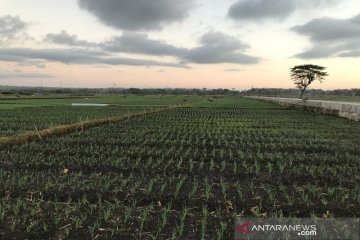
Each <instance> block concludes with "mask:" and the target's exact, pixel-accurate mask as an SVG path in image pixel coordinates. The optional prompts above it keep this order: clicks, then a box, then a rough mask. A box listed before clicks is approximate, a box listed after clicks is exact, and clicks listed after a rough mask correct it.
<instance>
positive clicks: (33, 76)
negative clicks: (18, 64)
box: [0, 71, 53, 79]
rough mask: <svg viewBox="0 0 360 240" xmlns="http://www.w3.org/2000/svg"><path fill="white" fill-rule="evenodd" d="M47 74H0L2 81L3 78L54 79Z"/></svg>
mask: <svg viewBox="0 0 360 240" xmlns="http://www.w3.org/2000/svg"><path fill="white" fill-rule="evenodd" d="M52 77H53V76H52V75H50V74H47V73H22V72H18V71H17V72H0V79H3V78H52Z"/></svg>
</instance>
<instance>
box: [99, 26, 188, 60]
mask: <svg viewBox="0 0 360 240" xmlns="http://www.w3.org/2000/svg"><path fill="white" fill-rule="evenodd" d="M100 45H101V46H102V48H103V49H104V50H106V51H111V52H128V53H139V54H147V55H156V56H164V55H168V56H179V55H182V54H183V53H184V52H185V51H186V49H184V48H178V47H175V46H173V45H171V44H167V43H166V42H164V41H158V40H153V39H149V37H148V36H147V35H146V34H141V33H132V32H124V33H123V35H122V36H119V37H113V38H111V39H110V40H109V41H106V42H104V43H102V44H100Z"/></svg>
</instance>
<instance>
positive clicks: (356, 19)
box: [0, 0, 360, 90]
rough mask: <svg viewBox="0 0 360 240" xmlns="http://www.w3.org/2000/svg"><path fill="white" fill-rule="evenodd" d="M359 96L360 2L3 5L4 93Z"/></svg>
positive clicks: (35, 0) (0, 64)
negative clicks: (304, 75) (302, 70)
mask: <svg viewBox="0 0 360 240" xmlns="http://www.w3.org/2000/svg"><path fill="white" fill-rule="evenodd" d="M302 64H317V65H321V66H324V67H327V72H328V73H329V76H328V77H327V78H326V79H325V81H324V82H323V83H320V82H314V83H313V84H312V85H311V88H316V89H319V88H320V89H326V90H328V89H339V88H360V73H359V66H360V1H359V0H342V1H339V0H211V1H209V0H182V1H174V0H151V1H149V0H102V1H99V0H61V1H55V0H47V1H44V0H25V1H24V0H0V85H11V86H47V87H90V88H98V87H99V88H108V87H119V88H120V87H121V88H129V87H137V88H209V89H211V88H229V89H238V90H244V89H249V88H252V87H254V88H294V87H295V85H294V84H293V82H292V80H291V79H290V68H291V67H293V66H296V65H302Z"/></svg>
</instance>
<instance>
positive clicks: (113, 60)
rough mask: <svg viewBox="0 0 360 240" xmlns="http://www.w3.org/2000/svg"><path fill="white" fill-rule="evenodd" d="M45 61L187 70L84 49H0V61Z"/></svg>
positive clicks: (177, 64)
mask: <svg viewBox="0 0 360 240" xmlns="http://www.w3.org/2000/svg"><path fill="white" fill-rule="evenodd" d="M33 60H46V61H50V62H60V63H64V64H90V65H91V64H99V65H101V64H105V65H128V66H166V67H176V68H187V66H185V65H184V64H181V63H166V62H160V61H155V60H143V59H133V58H123V57H117V56H113V55H109V54H107V53H104V52H102V51H94V50H85V49H76V48H69V49H31V48H0V61H12V62H28V61H33Z"/></svg>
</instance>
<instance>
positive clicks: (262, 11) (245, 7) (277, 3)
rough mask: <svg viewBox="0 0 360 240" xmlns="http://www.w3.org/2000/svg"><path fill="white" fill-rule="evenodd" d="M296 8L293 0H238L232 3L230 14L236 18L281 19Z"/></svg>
mask: <svg viewBox="0 0 360 240" xmlns="http://www.w3.org/2000/svg"><path fill="white" fill-rule="evenodd" d="M295 9H296V4H295V2H294V1H293V0H246V1H244V0H238V1H237V2H235V3H234V4H233V5H231V7H230V9H229V12H228V16H229V17H230V18H232V19H235V20H259V19H266V18H275V19H281V18H284V17H287V16H289V15H290V14H291V13H292V12H294V11H295Z"/></svg>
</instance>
